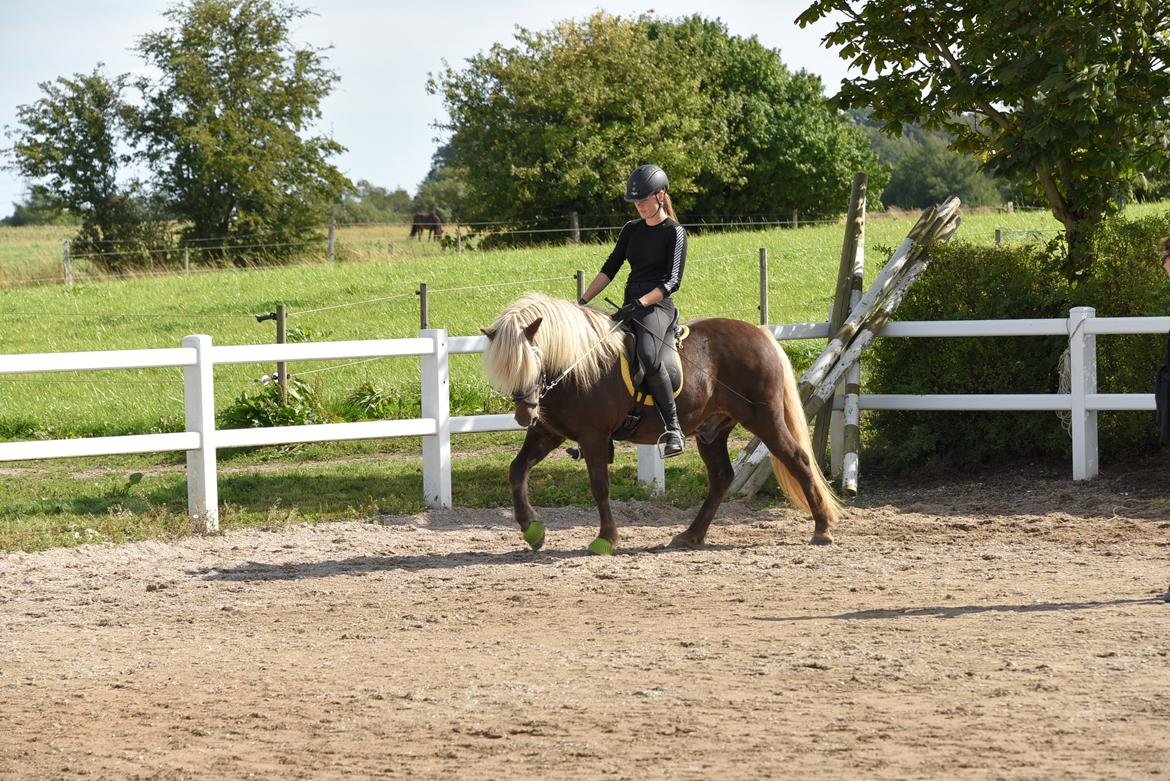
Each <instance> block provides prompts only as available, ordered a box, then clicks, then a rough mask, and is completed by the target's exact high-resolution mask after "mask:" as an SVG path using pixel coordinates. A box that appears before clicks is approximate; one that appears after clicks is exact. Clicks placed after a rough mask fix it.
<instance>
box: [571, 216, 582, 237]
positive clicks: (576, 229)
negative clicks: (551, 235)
mask: <svg viewBox="0 0 1170 781" xmlns="http://www.w3.org/2000/svg"><path fill="white" fill-rule="evenodd" d="M569 241H571V242H573V243H574V244H580V243H581V223H580V222H578V221H577V212H569Z"/></svg>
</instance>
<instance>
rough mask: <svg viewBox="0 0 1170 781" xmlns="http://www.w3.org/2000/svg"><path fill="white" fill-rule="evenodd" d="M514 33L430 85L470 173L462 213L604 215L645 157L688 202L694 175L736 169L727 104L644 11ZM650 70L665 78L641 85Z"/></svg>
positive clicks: (534, 217)
mask: <svg viewBox="0 0 1170 781" xmlns="http://www.w3.org/2000/svg"><path fill="white" fill-rule="evenodd" d="M516 40H517V45H515V46H512V47H505V46H503V45H501V44H498V43H497V44H494V45H493V46H492V47H491V49H490V50H489V51H488V52H487V53H486V54H478V55H476V56H474V57H471V58H470V59H468V61H467V62H468V65H467V68H466V69H465V70H464V71H462V72H457V71H455V70H453V69H452V68H450V67H448V68H446V70H445V71H444V72H443V73H441V74H440V75H439V76H437V77H434V76H432V78H431V80H430V82H429V84H428V89H429V90H430V91H431V92H432V93H437V94H441V95H442V97H443V101H444V104H445V105H446V108H447V112H448V114H449V116H450V121H449V122H448V123H446V124H444V125H441V126H440V127H442V128H443V129H445V130H448V131H450V133H451V137H450V144H451V147H452V149H453V150H454V155H453V157H454V160H453V162H454V164H455V165H456V166H458V167H459V168H461V169H463V171H465V172H466V183H467V186H468V189H469V192H470V195H471V197H470V199H469V202H468V203H469V206H468V213H467V214H466V215H464V216H465V217H468V218H472V219H475V218H490V219H503V220H513V221H517V222H527V223H532V222H534V221H539V220H540V219H542V218H547V217H549V216H550V215H552V216H555V217H557V218H558V219H561V216H562V215H564V214H566V213H567V212H569V211H578V212H580V213H583V214H593V215H599V214H608V215H612V214H614V213H616V212H618V211H619V210H620V204H621V201H620V196H621V192H622V188H623V186H624V184H625V180H626V176H627V175H628V174H629V172H630V170H632V169H633V168H634V167H636V166H637V165H639V164H640V163H644V162H647V161H651V160H652V161H654V162H656V163H658V164H659V165H661V166H663V168H665V169H666V170H667V171H669V172H670V177H671V184H672V191H673V192H675V193H678V194H680V195H681V196H682V200H684V201H685V200H686V198H687V195H688V194H691V193H694V192H695V190H696V185H695V182H696V179H697V178H698V177H699V176H700V174H704V173H706V174H708V175H710V174H715V175H718V176H731V175H733V174H734V172H735V166H736V165H737V164H738V162H739V161H737V160H730V159H727V158H726V157H725V155H724V151H725V150H726V147H727V140H728V131H727V119H726V108H724V107H723V106H721V105H720V104H719V103H718V102H717V101H716V100H714V98H713V96H711V95H710V94H708V93H704V92H703V91H702V89H701V88H700V81H701V80H700V78H699V74H698V73H697V67H696V66H695V65H694V64H693V63H690V62H688V61H687V60H686V58H685V54H686V52H685V51H684V50H683V49H682V48H680V47H678V46H671V45H669V42H667V41H664V40H663V39H658V40H651V39H650V38H649V37H648V36H647V21H646V20H645V19H644V18H643V19H640V20H630V19H623V18H620V17H615V16H610V15H608V14H604V13H597V14H594V15H593V16H591V17H589V18H588V19H587V20H585V21H583V22H577V21H573V20H569V21H565V22H561V23H559V24H558V25H557V26H556V27H555V28H553V29H552V30H549V31H547V32H537V33H533V32H530V31H528V30H524V29H521V30H519V31H518V32H517V33H516ZM649 63H652V65H649ZM648 69H652V71H653V73H654V74H661V77H662V84H661V86H658V87H652V88H647V81H648V79H649V78H650V76H651V74H650V73H649V72H648ZM621 213H623V214H626V213H628V210H625V211H622V212H621Z"/></svg>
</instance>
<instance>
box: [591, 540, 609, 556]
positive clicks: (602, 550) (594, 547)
mask: <svg viewBox="0 0 1170 781" xmlns="http://www.w3.org/2000/svg"><path fill="white" fill-rule="evenodd" d="M588 550H589V552H590V553H592V554H593V555H595V556H612V555H613V543H612V542H610V541H609V540H607V539H605V538H604V537H598V538H597V539H596V540H594V541H593V542H591V543H589V548H588Z"/></svg>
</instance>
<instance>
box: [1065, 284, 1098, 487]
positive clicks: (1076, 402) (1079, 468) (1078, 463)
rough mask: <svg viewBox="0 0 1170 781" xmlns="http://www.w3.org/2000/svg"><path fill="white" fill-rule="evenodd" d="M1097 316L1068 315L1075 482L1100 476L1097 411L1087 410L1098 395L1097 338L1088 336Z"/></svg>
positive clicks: (1079, 310)
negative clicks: (1087, 325)
mask: <svg viewBox="0 0 1170 781" xmlns="http://www.w3.org/2000/svg"><path fill="white" fill-rule="evenodd" d="M1096 314H1097V312H1096V310H1095V309H1093V307H1091V306H1078V307H1074V308H1073V309H1071V310H1070V311H1069V313H1068V334H1069V336H1068V354H1069V379H1070V386H1071V391H1072V448H1073V480H1091V479H1092V478H1094V477H1096V476H1097V411H1096V410H1089V409H1087V406H1088V405H1087V397H1088V395H1089V394H1093V393H1096V392H1097V335H1096V334H1087V333H1085V323H1086V321H1088V320H1090V319H1091V318H1093V317H1094V316H1096Z"/></svg>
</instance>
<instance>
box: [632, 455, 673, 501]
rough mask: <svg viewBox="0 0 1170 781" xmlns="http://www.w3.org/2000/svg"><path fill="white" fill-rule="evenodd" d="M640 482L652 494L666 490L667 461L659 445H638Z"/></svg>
mask: <svg viewBox="0 0 1170 781" xmlns="http://www.w3.org/2000/svg"><path fill="white" fill-rule="evenodd" d="M638 482H639V483H641V484H642V485H644V486H646V490H648V491H649V492H650V493H651V494H660V493H662V492H663V491H665V490H666V462H665V460H664V459H663V458H662V451H660V450H659V449H658V445H638Z"/></svg>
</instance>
